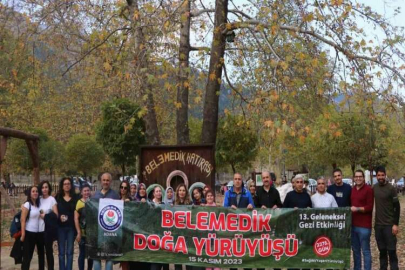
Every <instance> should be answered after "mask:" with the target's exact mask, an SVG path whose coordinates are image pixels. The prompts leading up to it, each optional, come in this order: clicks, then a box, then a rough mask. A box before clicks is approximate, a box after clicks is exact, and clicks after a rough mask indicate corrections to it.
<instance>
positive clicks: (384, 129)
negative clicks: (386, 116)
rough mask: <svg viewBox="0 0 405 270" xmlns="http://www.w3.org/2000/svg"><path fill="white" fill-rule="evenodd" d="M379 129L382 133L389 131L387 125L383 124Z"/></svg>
mask: <svg viewBox="0 0 405 270" xmlns="http://www.w3.org/2000/svg"><path fill="white" fill-rule="evenodd" d="M378 128H379V129H380V130H381V131H386V130H387V126H386V125H385V124H381V125H380V126H379V127H378Z"/></svg>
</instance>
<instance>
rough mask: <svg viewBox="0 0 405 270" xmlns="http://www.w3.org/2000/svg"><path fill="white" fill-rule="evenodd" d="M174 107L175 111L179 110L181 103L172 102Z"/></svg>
mask: <svg viewBox="0 0 405 270" xmlns="http://www.w3.org/2000/svg"><path fill="white" fill-rule="evenodd" d="M174 107H175V108H176V109H180V108H181V103H180V102H176V101H175V102H174Z"/></svg>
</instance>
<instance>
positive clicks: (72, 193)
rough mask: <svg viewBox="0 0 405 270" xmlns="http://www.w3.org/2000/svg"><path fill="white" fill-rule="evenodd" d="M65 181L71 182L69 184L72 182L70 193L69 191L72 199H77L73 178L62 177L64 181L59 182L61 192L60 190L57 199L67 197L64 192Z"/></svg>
mask: <svg viewBox="0 0 405 270" xmlns="http://www.w3.org/2000/svg"><path fill="white" fill-rule="evenodd" d="M65 180H69V182H70V191H69V195H70V197H72V198H75V197H76V193H75V187H74V186H73V180H72V178H69V177H62V179H61V180H60V181H59V190H58V194H57V195H56V198H57V199H62V198H63V197H64V196H65V192H64V191H63V182H65Z"/></svg>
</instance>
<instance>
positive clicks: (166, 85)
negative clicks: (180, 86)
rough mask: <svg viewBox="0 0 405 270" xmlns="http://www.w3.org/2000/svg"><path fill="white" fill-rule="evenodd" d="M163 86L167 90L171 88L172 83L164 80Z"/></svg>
mask: <svg viewBox="0 0 405 270" xmlns="http://www.w3.org/2000/svg"><path fill="white" fill-rule="evenodd" d="M164 87H165V89H166V90H168V91H169V90H171V89H172V85H171V84H170V83H169V82H165V86H164Z"/></svg>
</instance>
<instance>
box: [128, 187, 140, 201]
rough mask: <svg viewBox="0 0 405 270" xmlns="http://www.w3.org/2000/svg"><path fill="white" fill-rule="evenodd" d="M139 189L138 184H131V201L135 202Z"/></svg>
mask: <svg viewBox="0 0 405 270" xmlns="http://www.w3.org/2000/svg"><path fill="white" fill-rule="evenodd" d="M137 189H138V188H137V186H136V184H135V183H131V185H130V188H129V197H130V198H131V201H135V198H136V191H137Z"/></svg>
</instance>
